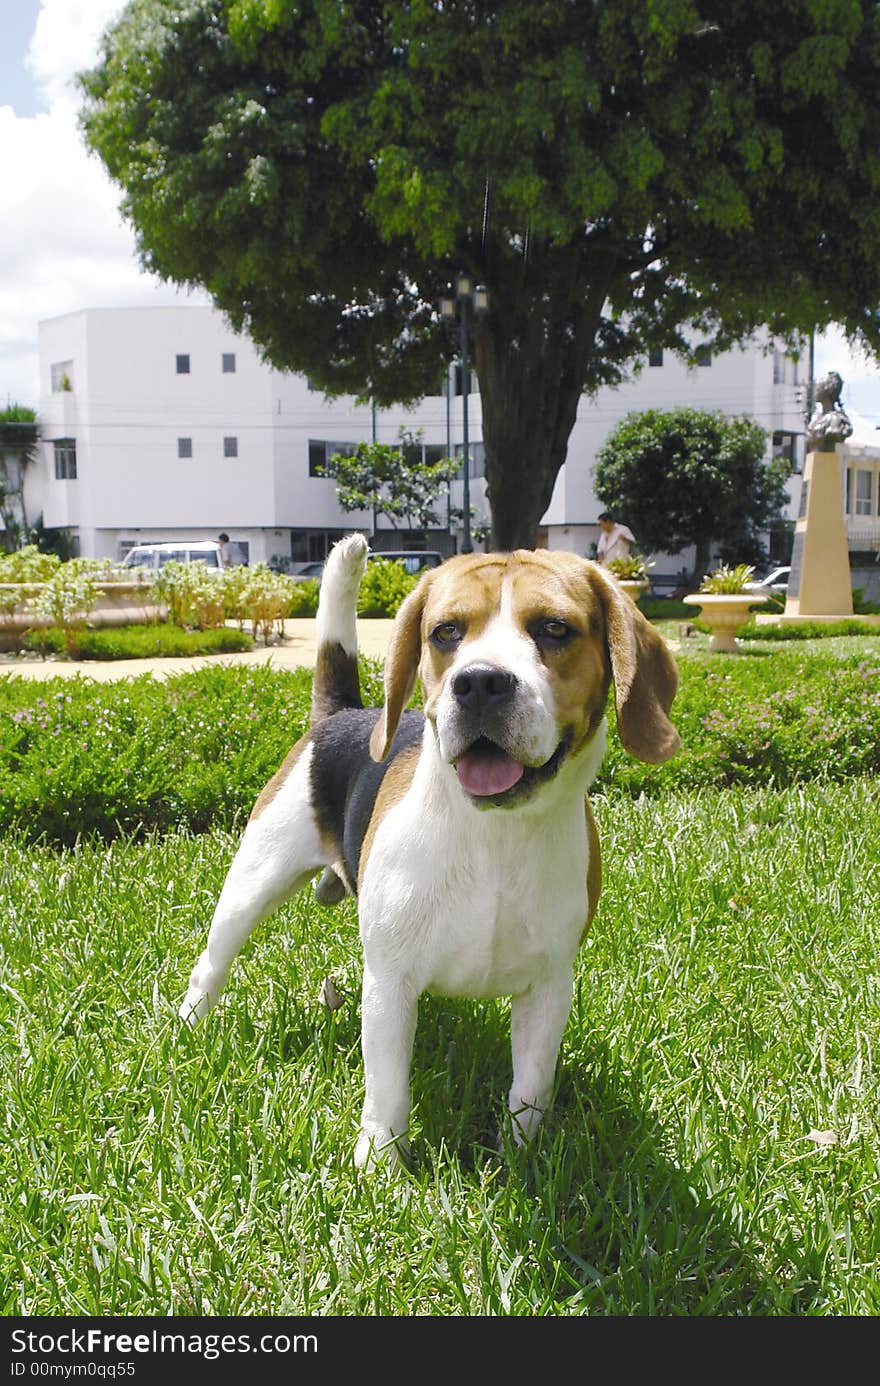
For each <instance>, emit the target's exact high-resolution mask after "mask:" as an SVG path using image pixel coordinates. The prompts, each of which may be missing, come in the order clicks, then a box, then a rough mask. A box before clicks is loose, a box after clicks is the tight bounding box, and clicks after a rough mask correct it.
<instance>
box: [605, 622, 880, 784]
mask: <svg viewBox="0 0 880 1386" xmlns="http://www.w3.org/2000/svg"><path fill="white" fill-rule="evenodd" d="M717 663H718V661H717V656H711V655H710V656H708V657H706V658H690V657H688V655H687V653H686V652H685V651H684V650H682V652H681V654H680V655H679V669H680V672H681V681H680V684H679V691H678V694H677V695H676V699H675V703H674V704H673V714H672V720H673V721H674V723H675V725H676V727H677V728H678V731H679V734H680V736H681V739H682V750H681V751H679V752H678V754H677V755H675V756H674V757H673V758H672V760H670V761H667V763H666V764H665V765H662V766H650V767H649V766H644V765H641V764H639V763H638V762H636V761H633V760H632V759H631V758H630V757H629V756H628V755H627V754H626V753H625V752H624V751H623V749H622V747H621V746H620V744H619V742H618V739H617V734H616V731H615V732H614V733H613V734H612V736H611V738H610V743H609V753H608V755H607V756H606V758H605V761H604V762H603V765H602V769H601V771H600V774H599V783H601V784H605V785H607V786H609V787H611V786H613V787H615V788H622V789H623V788H625V789H629V790H631V791H633V792H643V791H646V790H651V791H655V792H656V791H658V790H660V789H668V788H673V787H674V788H686V787H692V788H695V787H697V786H700V785H715V786H718V787H724V786H727V785H731V784H747V785H753V786H757V785H767V784H776V785H783V784H795V783H798V782H800V781H803V780H810V779H814V778H819V777H826V778H828V779H833V780H840V779H846V778H848V777H849V776H851V775H862V774H876V773H877V772H878V771H880V696H878V695H880V654H874V655H864V654H862V653H852V654H842V655H841V654H838V653H837V652H836V651H835V652H828V653H826V652H824V651H821V652H820V651H817V650H814V649H811V650H809V651H803V650H802V649H798V648H788V649H785V648H783V649H780V650H776V651H774V652H773V655H772V657H771V658H769V659H767V658H754V657H753V658H749V657H748V656H746V655H741V656H739V657H738V658H736V659H726V660H724V661H723V668H722V669H721V670H720V671H719V670H718V668H717Z"/></svg>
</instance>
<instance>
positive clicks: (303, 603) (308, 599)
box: [287, 578, 321, 618]
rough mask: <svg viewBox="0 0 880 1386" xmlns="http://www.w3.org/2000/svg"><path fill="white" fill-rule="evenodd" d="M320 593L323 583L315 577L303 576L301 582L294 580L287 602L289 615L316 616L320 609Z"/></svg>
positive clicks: (291, 616)
mask: <svg viewBox="0 0 880 1386" xmlns="http://www.w3.org/2000/svg"><path fill="white" fill-rule="evenodd" d="M320 595H321V585H320V583H319V582H317V581H316V580H315V578H303V579H302V581H300V582H294V583H293V584H292V586H291V593H290V601H289V602H288V604H287V615H288V616H289V617H290V618H295V617H304V616H314V615H315V613H316V612H317V610H318V598H319V597H320Z"/></svg>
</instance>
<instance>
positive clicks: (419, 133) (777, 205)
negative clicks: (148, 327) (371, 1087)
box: [83, 0, 880, 547]
mask: <svg viewBox="0 0 880 1386" xmlns="http://www.w3.org/2000/svg"><path fill="white" fill-rule="evenodd" d="M83 88H84V92H85V95H86V104H85V108H84V114H83V123H84V129H85V132H86V137H87V139H88V142H89V143H90V145H91V147H92V148H93V149H94V150H96V151H97V152H98V154H99V155H100V157H101V159H102V160H103V162H104V163H105V165H106V167H107V168H108V170H109V172H110V174H111V175H112V177H113V178H114V179H116V180H117V182H118V183H119V184H120V185H121V187H122V189H123V200H122V208H123V211H124V213H125V215H126V216H127V217H128V218H129V220H130V221H131V222H132V224H133V225H134V227H135V230H136V233H137V238H138V244H139V247H140V253H141V256H142V259H143V261H144V264H145V265H146V266H147V267H148V268H149V269H150V270H153V271H155V272H157V273H159V274H160V275H162V276H164V277H167V278H170V279H173V280H176V281H179V282H182V283H187V284H198V285H203V286H204V287H205V288H206V289H207V290H208V291H209V292H210V293H211V295H212V296H213V298H214V301H215V302H216V304H217V305H218V306H219V307H220V308H221V309H223V310H224V311H225V312H226V313H227V314H228V315H229V317H230V319H231V321H232V323H233V324H234V326H235V327H237V328H239V329H242V330H245V331H247V332H248V333H249V334H250V335H251V336H252V338H253V339H254V341H255V342H257V343H258V344H259V345H260V346H261V347H262V348H263V350H264V351H265V353H266V356H267V358H268V359H269V360H270V361H271V362H272V363H273V364H274V365H275V366H277V367H279V368H282V369H293V370H297V371H301V372H305V373H307V374H308V375H309V377H310V378H311V379H312V380H313V381H314V382H315V383H316V384H317V385H319V386H320V387H321V388H323V389H325V390H327V391H328V392H354V393H356V394H360V395H363V396H369V397H372V398H373V399H375V401H376V402H377V403H378V404H380V405H382V406H383V407H384V406H389V405H391V404H393V403H396V402H407V401H412V400H414V399H416V398H418V397H419V396H422V395H424V394H426V393H431V392H432V391H434V390H436V388H437V385H436V382H437V381H438V380H440V379H442V374H443V367H444V363H445V362H447V361H448V360H449V359H450V358H451V357H452V356H453V355H454V353H455V349H456V348H455V342H454V340H453V339H452V338H451V337H450V335H449V334H448V333H447V331H446V329H445V328H444V325H443V324H442V323H441V321H440V320H439V317H438V314H437V312H436V301H437V298H438V295H439V294H440V293H441V292H442V291H443V290H444V289H445V288H446V286H447V285H448V283H449V282H450V281H451V280H452V279H454V276H455V274H456V273H457V272H458V271H459V270H465V271H467V272H469V273H470V274H471V275H472V276H474V277H475V278H476V279H477V280H479V281H482V282H483V283H484V284H485V285H486V286H487V287H488V289H489V293H490V307H489V312H488V314H487V315H486V316H485V318H484V319H483V321H482V322H481V324H480V325H479V327H478V328H477V329H476V330H475V337H474V343H473V347H474V365H475V369H476V371H477V374H478V377H479V382H480V393H481V397H482V409H483V439H484V443H485V450H486V478H487V490H488V497H489V503H490V507H491V511H492V519H493V541H494V542H495V543H496V544H497V545H499V546H501V547H510V546H513V545H515V544H531V543H533V542H534V539H535V535H536V532H537V527H538V524H539V522H540V519H541V515H542V514H543V512H544V510H545V509H546V507H547V505H548V504H549V500H550V496H551V494H552V490H553V484H554V481H555V478H556V475H557V473H558V471H559V468H560V466H561V465H562V463H563V462H564V460H565V455H566V448H567V443H568V438H569V434H570V432H571V429H572V427H573V424H574V420H575V417H576V412H577V407H578V402H579V399H580V396H581V394H582V392H583V391H584V390H588V391H589V390H593V389H595V388H596V387H598V386H599V385H601V384H606V383H612V384H613V383H615V382H617V381H619V380H621V379H622V378H623V377H624V376H625V375H626V374H627V372H628V371H630V370H631V369H632V367H633V365H634V363H637V362H638V361H639V360H640V359H642V358H643V357H644V356H645V354H646V353H647V351H648V350H649V349H650V348H652V347H658V346H665V347H667V348H671V349H678V350H680V351H681V352H682V353H684V354H686V355H687V354H689V353H691V352H692V351H693V350H694V346H695V344H696V343H697V342H711V343H712V345H713V346H714V347H715V349H716V350H718V349H722V348H723V347H725V346H727V345H730V344H732V343H734V342H736V341H740V340H743V339H744V338H745V337H746V336H747V335H748V334H749V333H751V332H752V331H753V329H755V328H756V327H757V326H759V325H762V324H767V325H768V326H769V328H770V330H771V332H772V333H774V334H776V335H781V336H783V337H784V338H785V339H786V340H787V341H789V342H792V343H793V342H796V341H797V340H798V334H800V333H806V332H809V330H810V329H812V328H813V327H816V326H822V325H825V324H827V323H829V322H833V321H837V322H840V323H842V324H843V325H844V327H845V329H846V331H847V333H848V334H849V335H850V336H851V337H853V338H855V339H858V340H861V341H862V342H863V343H865V344H867V345H868V346H870V347H871V348H873V349H877V348H880V316H878V304H880V218H878V216H877V214H876V212H877V203H878V196H880V6H878V4H877V3H876V0H791V3H788V4H784V5H781V4H779V3H778V0H723V2H722V0H595V2H594V3H577V4H573V3H571V0H442V3H441V0H394V2H393V3H378V0H301V3H298V4H296V5H293V4H289V5H288V4H280V3H278V0H188V3H187V4H186V5H181V4H180V3H179V0H131V3H130V4H129V6H128V8H127V9H126V10H125V11H124V13H123V15H122V16H121V18H120V19H119V21H118V22H117V23H116V24H115V25H114V27H113V28H111V30H110V31H109V33H108V35H107V36H106V38H105V41H104V47H103V54H102V58H101V61H100V63H99V65H98V66H97V67H96V68H95V70H94V71H92V72H91V73H89V74H86V75H85V76H84V78H83Z"/></svg>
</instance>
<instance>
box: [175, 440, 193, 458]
mask: <svg viewBox="0 0 880 1386" xmlns="http://www.w3.org/2000/svg"><path fill="white" fill-rule="evenodd" d="M192 455H193V440H192V438H178V440H177V456H178V457H192Z"/></svg>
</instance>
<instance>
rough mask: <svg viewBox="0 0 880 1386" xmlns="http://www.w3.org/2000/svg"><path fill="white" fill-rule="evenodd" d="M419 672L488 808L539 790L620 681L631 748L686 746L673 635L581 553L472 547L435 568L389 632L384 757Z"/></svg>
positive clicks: (443, 745)
mask: <svg viewBox="0 0 880 1386" xmlns="http://www.w3.org/2000/svg"><path fill="white" fill-rule="evenodd" d="M417 675H420V677H421V680H422V686H423V688H424V692H425V715H426V717H427V719H428V721H429V722H430V724H431V726H432V727H433V729H434V733H435V737H436V741H437V747H438V751H439V754H440V756H441V758H442V759H443V760H444V761H446V762H447V763H448V764H449V765H452V766H454V767H455V769H456V772H457V774H458V779H459V783H460V784H461V786H462V789H463V790H464V792H465V793H466V794H468V795H469V796H470V798H471V799H472V800H473V801H474V802H476V803H479V804H480V805H482V806H485V807H490V806H496V805H498V806H500V805H505V806H506V805H509V804H513V803H516V802H518V801H519V800H521V799H524V798H526V797H530V796H531V795H532V794H533V793H534V792H535V790H536V789H537V787H538V786H539V785H540V784H542V783H544V782H546V781H547V780H550V779H552V778H553V777H554V776H555V775H556V773H557V772H558V770H559V769H560V767H561V766H562V765H563V763H564V762H565V761H566V759H567V758H568V757H570V756H574V755H577V754H578V752H579V751H581V750H582V749H583V748H584V747H585V746H586V744H587V743H588V742H589V741H590V740H591V738H592V737H593V735H594V733H595V731H596V729H597V727H598V726H599V724H600V723H601V721H602V717H603V715H604V711H605V704H606V701H607V697H608V689H609V684H610V682H611V680H612V679H613V681H614V690H615V703H616V707H617V727H618V732H619V734H620V739H621V741H622V742H623V745H624V746H625V747H626V749H627V750H628V751H629V752H630V754H631V755H634V756H636V757H637V758H638V759H640V760H645V761H651V762H658V761H663V760H667V759H668V758H669V757H670V756H671V755H673V754H674V753H675V751H676V750H677V749H678V747H679V745H680V742H679V737H678V733H677V732H676V730H675V728H674V727H673V726H672V724H671V723H670V721H669V719H668V716H667V714H668V712H669V709H670V707H671V704H672V700H673V698H674V696H675V690H676V686H677V683H678V670H677V668H676V665H675V661H674V660H673V658H672V656H671V655H670V653H669V651H668V649H667V647H666V644H665V643H664V641H663V640H662V639H661V637H660V636H659V635H658V634H657V632H656V631H655V630H654V628H653V626H651V625H650V624H649V623H648V621H646V620H645V618H644V616H643V615H642V614H641V612H640V611H638V609H637V608H636V607H635V606H634V605H633V603H632V602H631V601H630V600H629V598H628V597H627V596H626V595H625V593H623V592H622V591H621V590H620V588H619V587H618V586H617V584H616V583H615V582H614V580H613V579H612V578H610V577H609V576H608V575H607V574H606V573H604V572H603V570H602V569H601V568H599V567H597V566H596V564H594V563H590V562H588V561H587V560H586V559H583V558H579V557H578V556H577V555H576V554H571V553H559V552H550V551H548V550H538V551H536V552H532V551H530V550H525V549H522V550H517V551H516V552H514V553H501V554H472V555H470V554H469V555H461V556H460V557H458V558H452V559H450V560H449V561H448V562H446V563H444V564H443V566H442V567H440V568H434V569H432V570H431V571H430V572H427V573H425V575H424V576H423V577H422V578H421V580H420V581H419V584H418V586H417V587H416V588H415V590H414V591H413V592H412V593H411V594H410V595H409V596H408V597H407V599H406V601H405V602H404V603H403V605H402V606H401V608H400V611H399V612H398V614H397V618H396V620H395V623H394V627H393V630H392V633H391V641H390V644H389V648H388V655H387V658H386V662H385V706H384V708H383V711H382V714H381V716H380V718H379V721H378V722H377V724H376V727H375V728H374V731H373V735H372V738H371V741H370V751H371V754H372V756H373V758H374V759H375V760H382V759H384V757H385V756H386V755H387V754H388V750H389V747H390V745H391V741H392V739H393V737H394V733H395V731H396V730H397V724H398V722H399V720H400V715H401V712H402V711H403V708H404V707H405V705H406V703H407V700H408V699H409V697H410V695H411V693H412V690H413V687H414V686H415V681H416V676H417Z"/></svg>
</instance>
